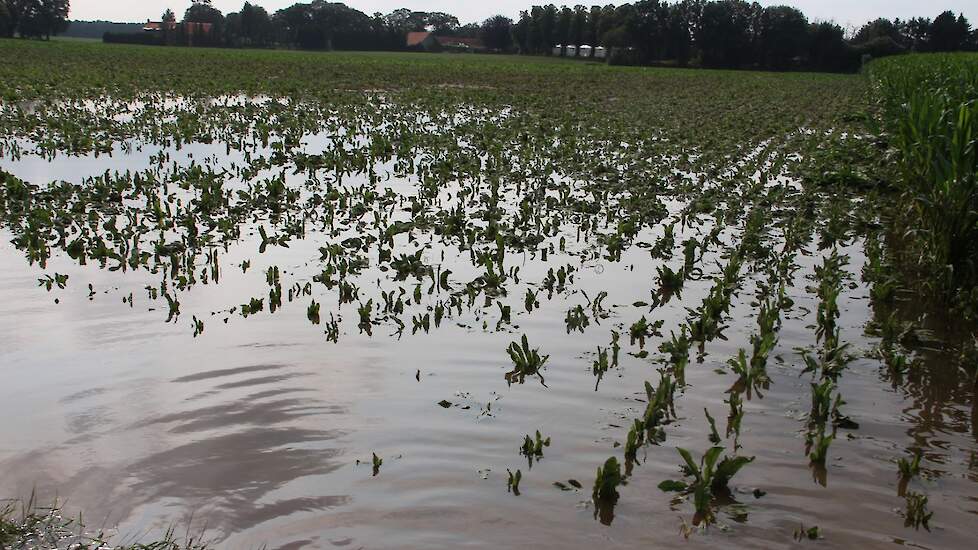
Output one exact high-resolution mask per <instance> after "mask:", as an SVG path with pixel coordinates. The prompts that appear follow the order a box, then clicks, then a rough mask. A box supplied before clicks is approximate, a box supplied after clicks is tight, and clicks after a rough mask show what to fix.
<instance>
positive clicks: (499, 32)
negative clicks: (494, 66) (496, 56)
mask: <svg viewBox="0 0 978 550" xmlns="http://www.w3.org/2000/svg"><path fill="white" fill-rule="evenodd" d="M512 29H513V20H512V19H510V18H508V17H506V16H503V15H496V16H494V17H490V18H489V19H486V20H485V21H483V23H482V28H481V31H480V33H479V35H480V37H481V38H482V41H483V42H484V43H485V45H486V47H487V48H489V49H490V50H496V51H501V52H506V51H509V50H510V48H511V47H512V45H513V36H512Z"/></svg>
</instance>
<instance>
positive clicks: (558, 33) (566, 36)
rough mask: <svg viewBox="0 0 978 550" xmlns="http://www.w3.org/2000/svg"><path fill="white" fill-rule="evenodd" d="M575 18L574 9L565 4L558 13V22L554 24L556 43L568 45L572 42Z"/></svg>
mask: <svg viewBox="0 0 978 550" xmlns="http://www.w3.org/2000/svg"><path fill="white" fill-rule="evenodd" d="M573 19H574V10H572V9H570V8H568V7H567V6H563V7H562V8H560V12H558V13H557V22H556V23H555V24H554V34H553V39H554V45H557V44H560V45H561V46H566V45H567V44H569V43H570V29H571V21H573Z"/></svg>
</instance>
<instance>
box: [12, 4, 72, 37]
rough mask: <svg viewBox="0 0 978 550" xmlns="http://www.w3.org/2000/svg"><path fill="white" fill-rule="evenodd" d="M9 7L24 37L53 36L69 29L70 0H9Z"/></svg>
mask: <svg viewBox="0 0 978 550" xmlns="http://www.w3.org/2000/svg"><path fill="white" fill-rule="evenodd" d="M7 8H8V11H9V12H10V13H11V15H12V17H11V19H12V20H13V22H14V25H15V30H16V31H17V33H18V34H20V36H22V37H27V38H51V36H53V35H56V34H59V33H62V32H64V31H66V30H67V29H68V12H69V10H70V5H69V1H68V0H7Z"/></svg>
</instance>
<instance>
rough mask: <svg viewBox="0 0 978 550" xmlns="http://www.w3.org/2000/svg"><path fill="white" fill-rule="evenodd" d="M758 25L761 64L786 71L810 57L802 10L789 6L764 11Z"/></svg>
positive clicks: (806, 29)
mask: <svg viewBox="0 0 978 550" xmlns="http://www.w3.org/2000/svg"><path fill="white" fill-rule="evenodd" d="M759 24H760V28H759V29H758V38H759V46H760V61H761V63H762V64H763V65H764V67H766V68H769V69H775V70H785V69H788V68H789V67H791V65H792V60H793V59H795V58H796V57H802V56H804V55H805V54H807V53H808V52H807V48H808V39H809V37H808V30H809V27H808V19H807V18H806V17H805V14H803V13H802V12H800V11H799V10H797V9H795V8H791V7H788V6H771V7H769V8H764V10H763V11H762V12H761V16H760V21H759Z"/></svg>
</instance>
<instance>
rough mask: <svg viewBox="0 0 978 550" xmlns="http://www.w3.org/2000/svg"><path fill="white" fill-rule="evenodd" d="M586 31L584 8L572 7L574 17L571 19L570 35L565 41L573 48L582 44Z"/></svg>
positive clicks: (585, 12) (585, 11)
mask: <svg viewBox="0 0 978 550" xmlns="http://www.w3.org/2000/svg"><path fill="white" fill-rule="evenodd" d="M586 30H587V10H586V9H585V8H584V6H580V5H578V6H574V17H573V18H571V26H570V34H569V36H568V39H567V41H568V42H570V43H571V44H573V45H575V46H580V45H581V44H584V36H585V31H586Z"/></svg>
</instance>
